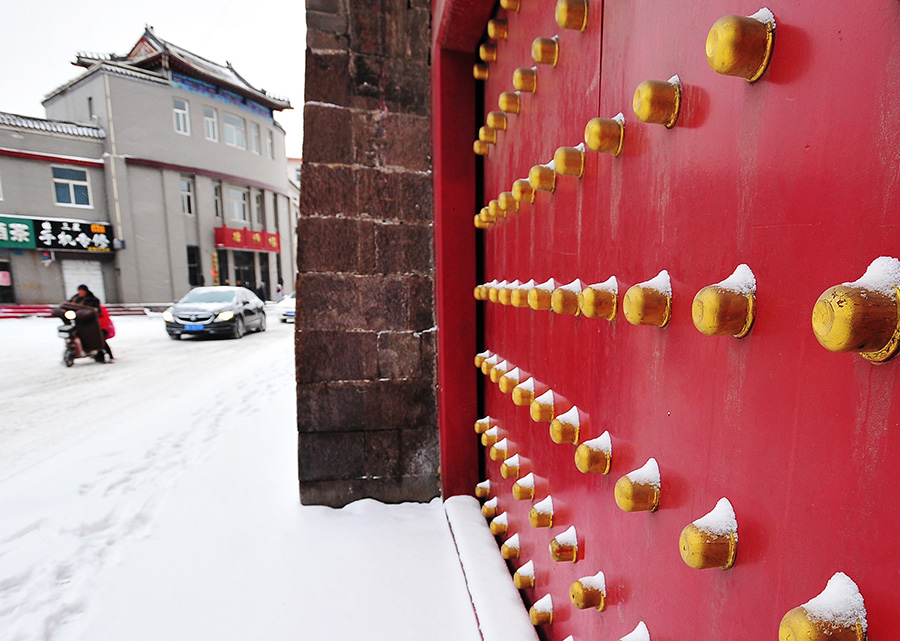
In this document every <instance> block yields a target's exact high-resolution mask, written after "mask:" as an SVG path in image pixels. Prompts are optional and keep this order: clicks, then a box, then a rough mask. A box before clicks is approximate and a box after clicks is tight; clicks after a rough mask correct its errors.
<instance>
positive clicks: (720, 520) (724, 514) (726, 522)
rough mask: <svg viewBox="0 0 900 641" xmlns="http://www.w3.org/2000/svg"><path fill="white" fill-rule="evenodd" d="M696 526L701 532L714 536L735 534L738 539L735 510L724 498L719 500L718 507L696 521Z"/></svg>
mask: <svg viewBox="0 0 900 641" xmlns="http://www.w3.org/2000/svg"><path fill="white" fill-rule="evenodd" d="M694 525H695V526H696V527H697V529H698V530H700V531H701V532H706V533H708V534H712V535H713V536H724V535H726V534H728V533H729V532H733V533H734V538H735V539H737V518H736V517H735V516H734V508H732V507H731V502H730V501H729V500H728V499H726V498H724V497H723V498H721V499H719V502H718V503H716V507H714V508H713V509H712V510H711V511H710V512H709V513H708V514H707V515H705V516H702V517H700V518H699V519H697V520H696V521H694Z"/></svg>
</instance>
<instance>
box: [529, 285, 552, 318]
mask: <svg viewBox="0 0 900 641" xmlns="http://www.w3.org/2000/svg"><path fill="white" fill-rule="evenodd" d="M554 289H556V281H555V280H553V279H552V278H550V279H549V280H545V281H544V282H543V283H539V284H537V285H535V286H534V287H532V288H531V291H529V292H528V306H529V307H531V309H533V310H535V311H547V310H549V309H550V308H551V306H552V300H553V290H554Z"/></svg>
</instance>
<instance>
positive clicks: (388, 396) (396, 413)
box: [366, 380, 437, 430]
mask: <svg viewBox="0 0 900 641" xmlns="http://www.w3.org/2000/svg"><path fill="white" fill-rule="evenodd" d="M366 414H367V415H368V416H369V417H370V419H369V420H370V423H371V424H373V425H376V424H377V425H378V426H379V427H380V428H381V429H410V428H415V429H426V430H427V429H435V430H436V429H437V410H436V401H435V389H434V385H433V384H432V383H431V381H428V380H390V381H377V382H376V383H375V384H374V387H373V388H372V391H371V393H369V394H367V395H366Z"/></svg>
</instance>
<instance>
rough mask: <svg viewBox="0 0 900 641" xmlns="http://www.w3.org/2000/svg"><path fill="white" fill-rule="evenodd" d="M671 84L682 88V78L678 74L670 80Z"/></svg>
mask: <svg viewBox="0 0 900 641" xmlns="http://www.w3.org/2000/svg"><path fill="white" fill-rule="evenodd" d="M669 83H671V84H673V85H678V86H679V87H680V86H681V78H679V77H678V74H677V73H676V74H675V75H674V76H672V77H671V78H669Z"/></svg>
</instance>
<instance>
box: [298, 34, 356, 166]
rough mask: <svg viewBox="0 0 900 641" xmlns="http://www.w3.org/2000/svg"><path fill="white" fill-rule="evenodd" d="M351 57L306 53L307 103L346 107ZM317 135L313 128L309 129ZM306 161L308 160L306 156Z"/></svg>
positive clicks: (315, 52) (340, 53) (345, 54)
mask: <svg viewBox="0 0 900 641" xmlns="http://www.w3.org/2000/svg"><path fill="white" fill-rule="evenodd" d="M349 66H350V57H349V55H348V54H347V52H346V51H335V52H330V51H329V52H321V51H310V50H307V51H306V80H305V85H306V88H305V95H306V98H305V101H307V102H308V101H310V100H315V101H318V102H325V103H329V104H334V105H341V106H346V105H347V104H348V102H349V100H350V79H349V76H348V69H349ZM304 129H307V130H308V132H309V133H310V134H315V133H316V130H315V129H313V128H312V127H309V128H307V127H306V126H304ZM304 159H305V160H308V159H307V158H306V157H305V156H304Z"/></svg>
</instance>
